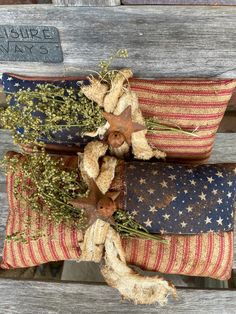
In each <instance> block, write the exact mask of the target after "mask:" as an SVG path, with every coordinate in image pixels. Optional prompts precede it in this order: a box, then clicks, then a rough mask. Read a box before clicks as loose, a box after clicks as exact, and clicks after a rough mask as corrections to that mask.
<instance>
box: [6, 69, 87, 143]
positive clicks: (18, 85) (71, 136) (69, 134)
mask: <svg viewBox="0 0 236 314" xmlns="http://www.w3.org/2000/svg"><path fill="white" fill-rule="evenodd" d="M46 83H51V84H53V85H55V86H60V87H63V88H73V89H74V90H75V91H79V89H80V86H81V84H82V83H83V84H89V81H88V80H84V81H78V80H76V79H74V80H58V81H53V83H52V82H51V81H50V80H48V81H47V80H45V79H44V80H40V79H37V80H27V79H21V78H17V77H15V76H13V75H11V74H8V73H4V74H3V75H2V84H3V88H4V91H5V92H6V93H16V92H18V91H20V90H25V89H30V90H31V91H34V90H35V89H36V88H37V85H39V84H46ZM14 103H15V100H14V97H13V98H12V100H11V102H10V105H11V106H14ZM36 115H37V116H38V117H39V118H41V119H42V120H43V117H44V115H43V113H41V112H37V113H36V114H35V116H36ZM78 119H83V117H82V116H80V117H78ZM18 130H19V131H20V132H21V133H22V134H23V133H24V130H23V128H21V127H20V126H18ZM51 136H52V139H50V140H49V139H47V138H45V137H42V138H40V140H41V141H42V142H44V143H46V144H59V145H62V146H64V145H65V146H74V145H76V146H78V147H84V146H85V145H86V144H87V143H88V142H90V141H91V138H90V137H88V136H81V130H80V128H78V127H71V128H70V129H68V130H62V131H58V132H56V133H54V134H52V135H51Z"/></svg>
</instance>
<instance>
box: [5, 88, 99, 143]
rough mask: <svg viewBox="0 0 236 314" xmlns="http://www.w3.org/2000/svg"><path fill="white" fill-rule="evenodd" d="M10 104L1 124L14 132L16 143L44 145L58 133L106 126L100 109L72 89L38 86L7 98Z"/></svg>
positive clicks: (84, 130)
mask: <svg viewBox="0 0 236 314" xmlns="http://www.w3.org/2000/svg"><path fill="white" fill-rule="evenodd" d="M13 99H14V102H15V103H14V104H12V101H13ZM7 102H8V107H7V108H4V109H2V111H1V114H0V125H1V126H2V127H3V128H5V129H8V130H10V131H11V132H12V136H13V139H14V141H15V142H16V143H22V144H36V143H37V144H42V145H43V143H42V140H43V139H45V138H46V139H47V140H53V138H54V136H55V134H56V133H57V132H58V131H63V130H69V129H70V128H71V127H78V128H79V133H80V134H83V133H85V132H91V131H95V130H97V128H99V127H100V126H102V125H104V124H105V119H104V118H103V115H102V110H101V108H100V107H99V106H98V105H97V104H95V103H94V102H92V101H91V100H89V99H88V98H87V97H85V96H84V95H83V94H82V93H81V92H80V91H79V92H78V91H76V90H75V89H73V88H64V87H59V86H54V85H52V84H43V85H42V84H39V85H38V86H37V88H36V89H35V90H34V91H32V90H30V89H26V90H20V91H18V92H16V93H13V94H10V95H8V96H7ZM40 140H41V141H40Z"/></svg>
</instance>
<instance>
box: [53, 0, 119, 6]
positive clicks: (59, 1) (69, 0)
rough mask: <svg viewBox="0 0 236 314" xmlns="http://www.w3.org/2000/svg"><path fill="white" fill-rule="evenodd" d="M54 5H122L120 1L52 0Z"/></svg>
mask: <svg viewBox="0 0 236 314" xmlns="http://www.w3.org/2000/svg"><path fill="white" fill-rule="evenodd" d="M52 3H53V4H54V5H58V6H75V7H109V6H116V5H120V4H121V3H120V0H52Z"/></svg>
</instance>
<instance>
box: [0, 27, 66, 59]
mask: <svg viewBox="0 0 236 314" xmlns="http://www.w3.org/2000/svg"><path fill="white" fill-rule="evenodd" d="M0 60H2V61H31V62H51V63H59V62H62V61H63V53H62V49H61V43H60V37H59V32H58V29H57V28H55V27H52V26H12V25H0Z"/></svg>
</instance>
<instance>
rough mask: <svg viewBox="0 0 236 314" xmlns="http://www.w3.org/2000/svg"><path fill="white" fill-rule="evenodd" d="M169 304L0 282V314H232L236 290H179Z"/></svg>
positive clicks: (102, 291)
mask: <svg viewBox="0 0 236 314" xmlns="http://www.w3.org/2000/svg"><path fill="white" fill-rule="evenodd" d="M178 294H179V299H178V300H172V299H171V298H170V300H169V303H168V305H166V306H164V307H159V306H157V305H149V306H147V305H137V306H134V304H132V303H129V302H127V301H123V302H121V298H120V296H119V294H118V292H117V291H116V290H115V289H112V288H110V287H108V286H106V285H99V286H96V285H86V284H79V283H76V284H72V283H53V282H51V283H48V282H38V281H31V282H30V281H20V280H17V281H15V280H7V279H1V280H0V298H1V302H0V312H1V313H4V314H23V313H27V314H41V313H50V314H62V313H69V314H77V313H80V314H85V313H94V312H96V313H115V314H118V313H134V314H142V313H143V314H144V313H157V312H159V311H158V310H160V311H161V313H163V314H168V313H172V312H174V313H194V314H196V313H199V314H213V313H214V314H215V313H226V314H227V313H232V314H233V313H235V312H234V310H235V308H236V291H235V290H234V291H233V290H195V289H179V290H178Z"/></svg>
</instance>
